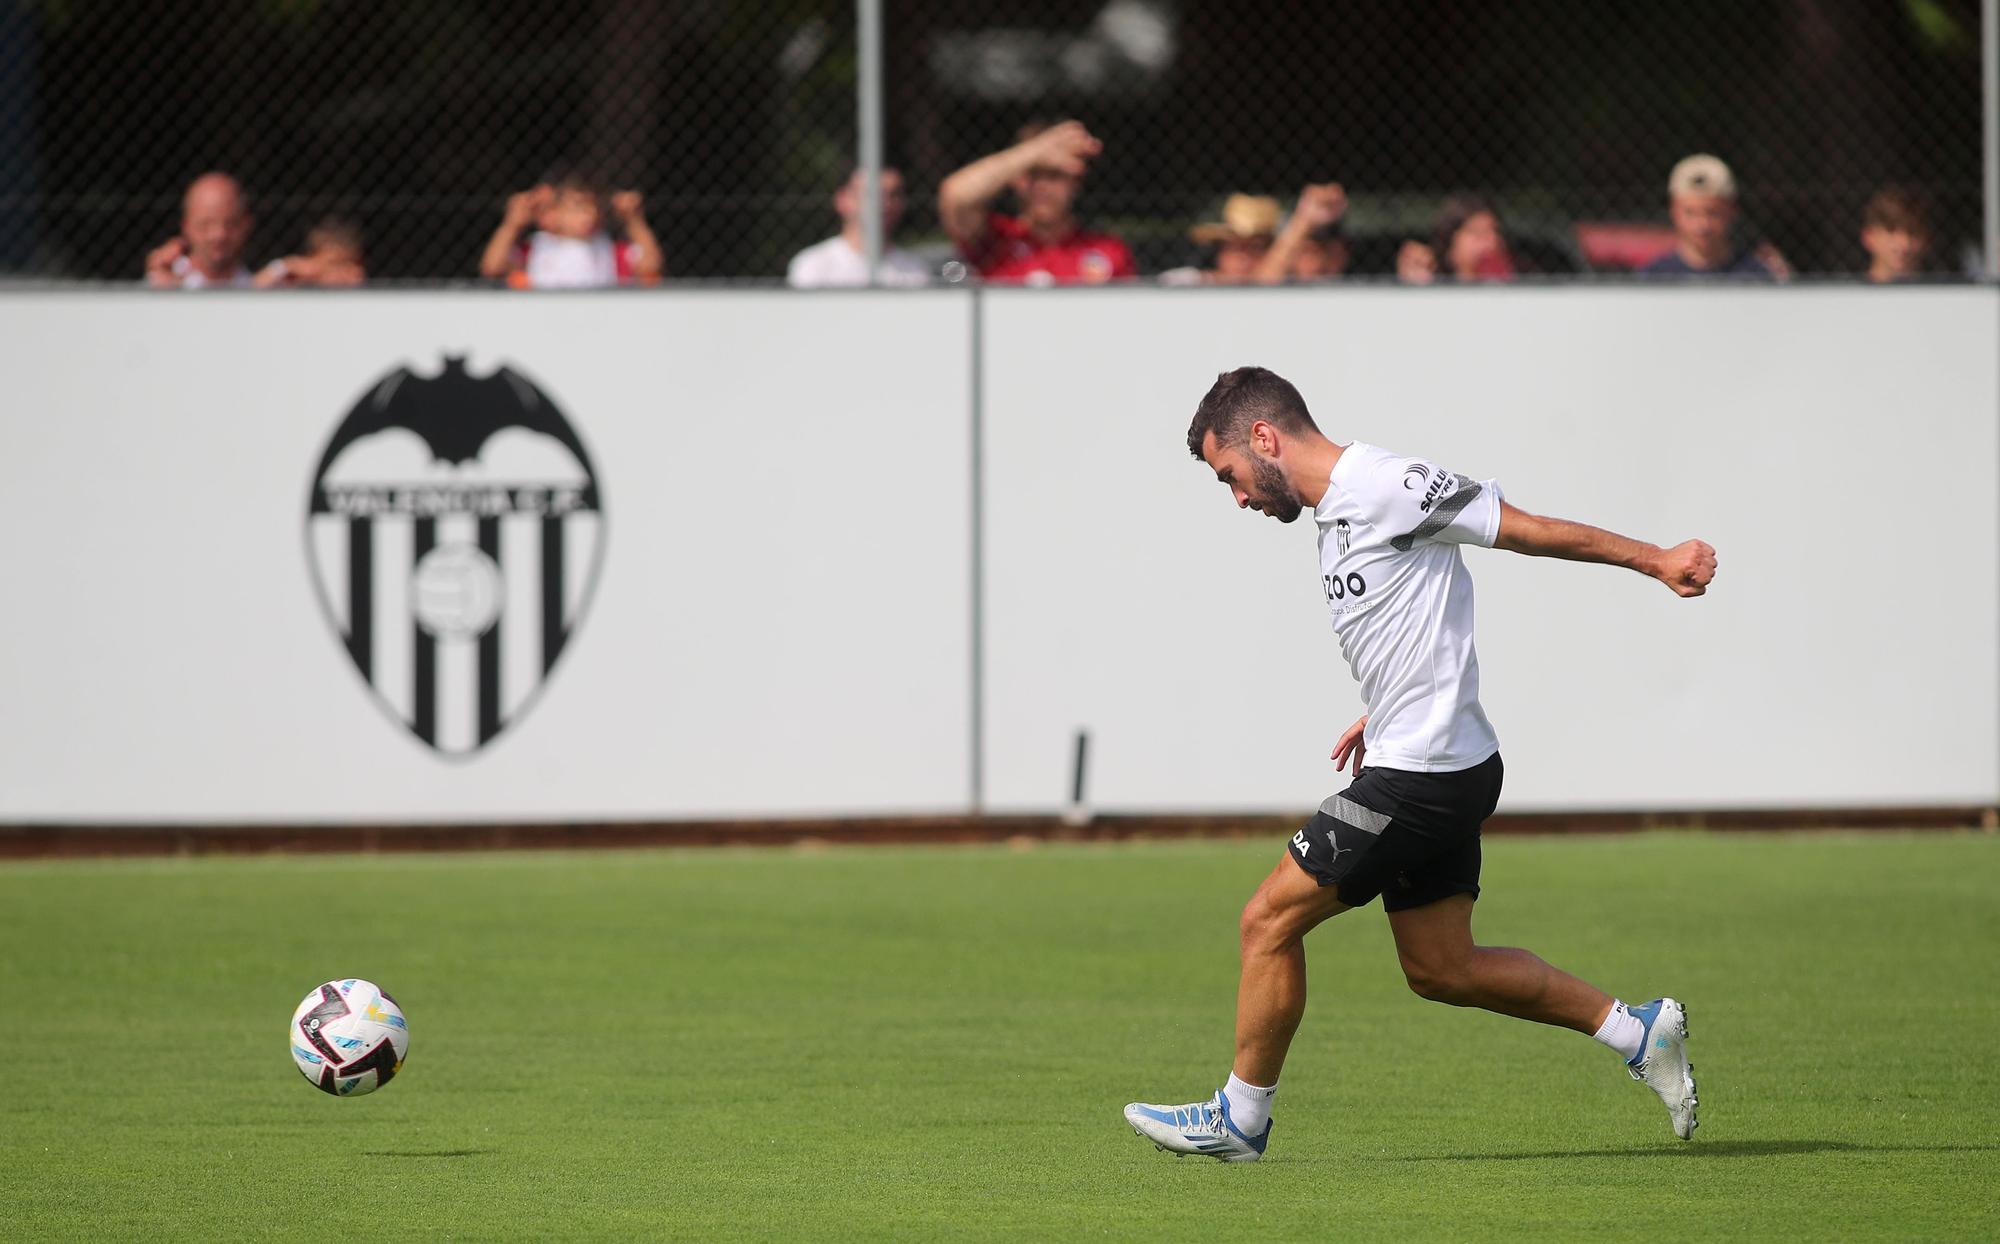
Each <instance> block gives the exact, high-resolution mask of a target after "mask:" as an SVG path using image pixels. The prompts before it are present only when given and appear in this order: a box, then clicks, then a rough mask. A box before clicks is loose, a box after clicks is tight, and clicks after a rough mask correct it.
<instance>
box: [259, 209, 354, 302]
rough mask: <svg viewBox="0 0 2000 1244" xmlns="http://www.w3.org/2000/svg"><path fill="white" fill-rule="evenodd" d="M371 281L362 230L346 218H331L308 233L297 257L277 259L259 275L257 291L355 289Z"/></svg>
mask: <svg viewBox="0 0 2000 1244" xmlns="http://www.w3.org/2000/svg"><path fill="white" fill-rule="evenodd" d="M367 279H368V263H367V258H366V256H365V255H364V254H363V251H362V247H361V226H360V225H357V224H355V223H354V222H353V221H351V220H349V219H347V218H346V217H344V216H328V217H327V218H326V219H324V220H322V221H320V222H319V223H318V224H316V225H314V226H313V227H312V228H311V229H308V230H307V231H306V244H305V247H304V249H302V250H301V251H300V252H299V253H298V254H296V255H287V256H285V257H284V258H283V259H274V260H272V261H271V262H270V263H268V264H265V265H264V267H263V269H262V271H260V272H258V273H257V288H258V289H272V288H277V287H286V288H303V287H311V288H317V289H337V288H352V287H354V286H356V285H360V284H362V283H364V282H365V281H367Z"/></svg>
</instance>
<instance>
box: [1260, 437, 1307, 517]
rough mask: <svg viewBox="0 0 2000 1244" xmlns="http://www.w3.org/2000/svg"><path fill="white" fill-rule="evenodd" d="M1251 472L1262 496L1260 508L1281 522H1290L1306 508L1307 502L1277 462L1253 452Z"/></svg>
mask: <svg viewBox="0 0 2000 1244" xmlns="http://www.w3.org/2000/svg"><path fill="white" fill-rule="evenodd" d="M1250 474H1251V476H1252V477H1253V478H1252V482H1253V483H1255V484H1256V485H1257V492H1258V494H1259V496H1260V498H1261V499H1260V500H1259V501H1258V502H1257V508H1258V509H1259V510H1262V511H1263V512H1264V513H1266V514H1269V515H1270V516H1271V517H1272V518H1275V519H1277V520H1278V521H1279V522H1281V523H1289V522H1291V521H1292V520H1293V519H1295V518H1297V517H1298V516H1299V511H1300V510H1302V509H1304V508H1305V502H1304V501H1303V500H1301V499H1300V497H1299V494H1298V493H1297V492H1295V491H1293V489H1292V485H1291V482H1290V481H1289V480H1287V479H1286V478H1285V473H1284V472H1283V471H1280V470H1279V469H1278V466H1277V464H1276V463H1274V462H1269V461H1266V460H1265V459H1263V458H1259V457H1258V456H1257V455H1255V454H1252V455H1250Z"/></svg>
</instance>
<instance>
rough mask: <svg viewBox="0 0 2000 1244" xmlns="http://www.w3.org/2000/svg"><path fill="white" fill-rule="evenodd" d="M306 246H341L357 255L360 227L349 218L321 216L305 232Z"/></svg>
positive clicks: (360, 249) (360, 250)
mask: <svg viewBox="0 0 2000 1244" xmlns="http://www.w3.org/2000/svg"><path fill="white" fill-rule="evenodd" d="M306 245H307V246H341V247H345V248H347V249H348V250H351V251H353V252H354V253H355V254H357V255H359V254H361V252H362V247H361V226H360V224H359V223H357V222H356V221H355V220H354V219H353V218H352V217H350V216H322V217H320V219H319V222H318V223H316V224H315V225H313V227H312V228H310V229H308V230H306Z"/></svg>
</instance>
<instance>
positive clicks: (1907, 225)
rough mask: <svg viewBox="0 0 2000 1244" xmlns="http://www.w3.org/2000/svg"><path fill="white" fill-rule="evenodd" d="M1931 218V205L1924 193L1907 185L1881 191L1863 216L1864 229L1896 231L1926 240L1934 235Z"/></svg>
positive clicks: (1870, 200)
mask: <svg viewBox="0 0 2000 1244" xmlns="http://www.w3.org/2000/svg"><path fill="white" fill-rule="evenodd" d="M1930 219H1931V210H1930V203H1929V202H1928V201H1927V200H1926V199H1925V197H1924V196H1923V195H1922V194H1921V193H1919V192H1918V191H1915V190H1911V189H1909V188H1908V187H1906V186H1884V187H1882V188H1881V189H1880V190H1877V191H1876V192H1875V194H1874V197H1872V198H1870V199H1869V200H1868V206H1867V207H1866V208H1865V209H1863V211H1862V214H1861V223H1862V225H1863V227H1866V228H1874V229H1893V230H1898V231H1900V232H1903V233H1913V234H1915V235H1917V236H1918V237H1926V238H1927V237H1929V236H1930V233H1931V224H1930Z"/></svg>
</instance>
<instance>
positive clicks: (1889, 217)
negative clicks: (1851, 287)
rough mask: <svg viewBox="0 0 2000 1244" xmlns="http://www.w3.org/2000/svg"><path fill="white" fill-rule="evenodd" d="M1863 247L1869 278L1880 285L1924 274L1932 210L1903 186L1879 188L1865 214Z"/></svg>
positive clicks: (1869, 201)
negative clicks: (1865, 253) (1866, 253)
mask: <svg viewBox="0 0 2000 1244" xmlns="http://www.w3.org/2000/svg"><path fill="white" fill-rule="evenodd" d="M1861 246H1862V249H1864V250H1866V251H1867V252H1868V279H1869V280H1871V281H1874V282H1876V283H1878V284H1886V283H1888V282H1891V281H1907V280H1911V279H1912V278H1914V277H1917V276H1920V275H1922V273H1923V270H1924V258H1925V256H1926V255H1927V254H1928V253H1929V251H1930V247H1931V228H1930V210H1929V207H1928V205H1927V204H1926V203H1925V202H1924V201H1923V199H1922V198H1920V197H1919V196H1918V195H1916V194H1914V193H1913V192H1911V191H1908V190H1905V189H1903V188H1902V187H1900V186H1888V187H1885V188H1883V189H1881V190H1877V191H1876V192H1875V195H1874V197H1873V198H1871V199H1869V200H1868V207H1867V209H1866V210H1865V211H1864V212H1863V213H1862V216H1861Z"/></svg>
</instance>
